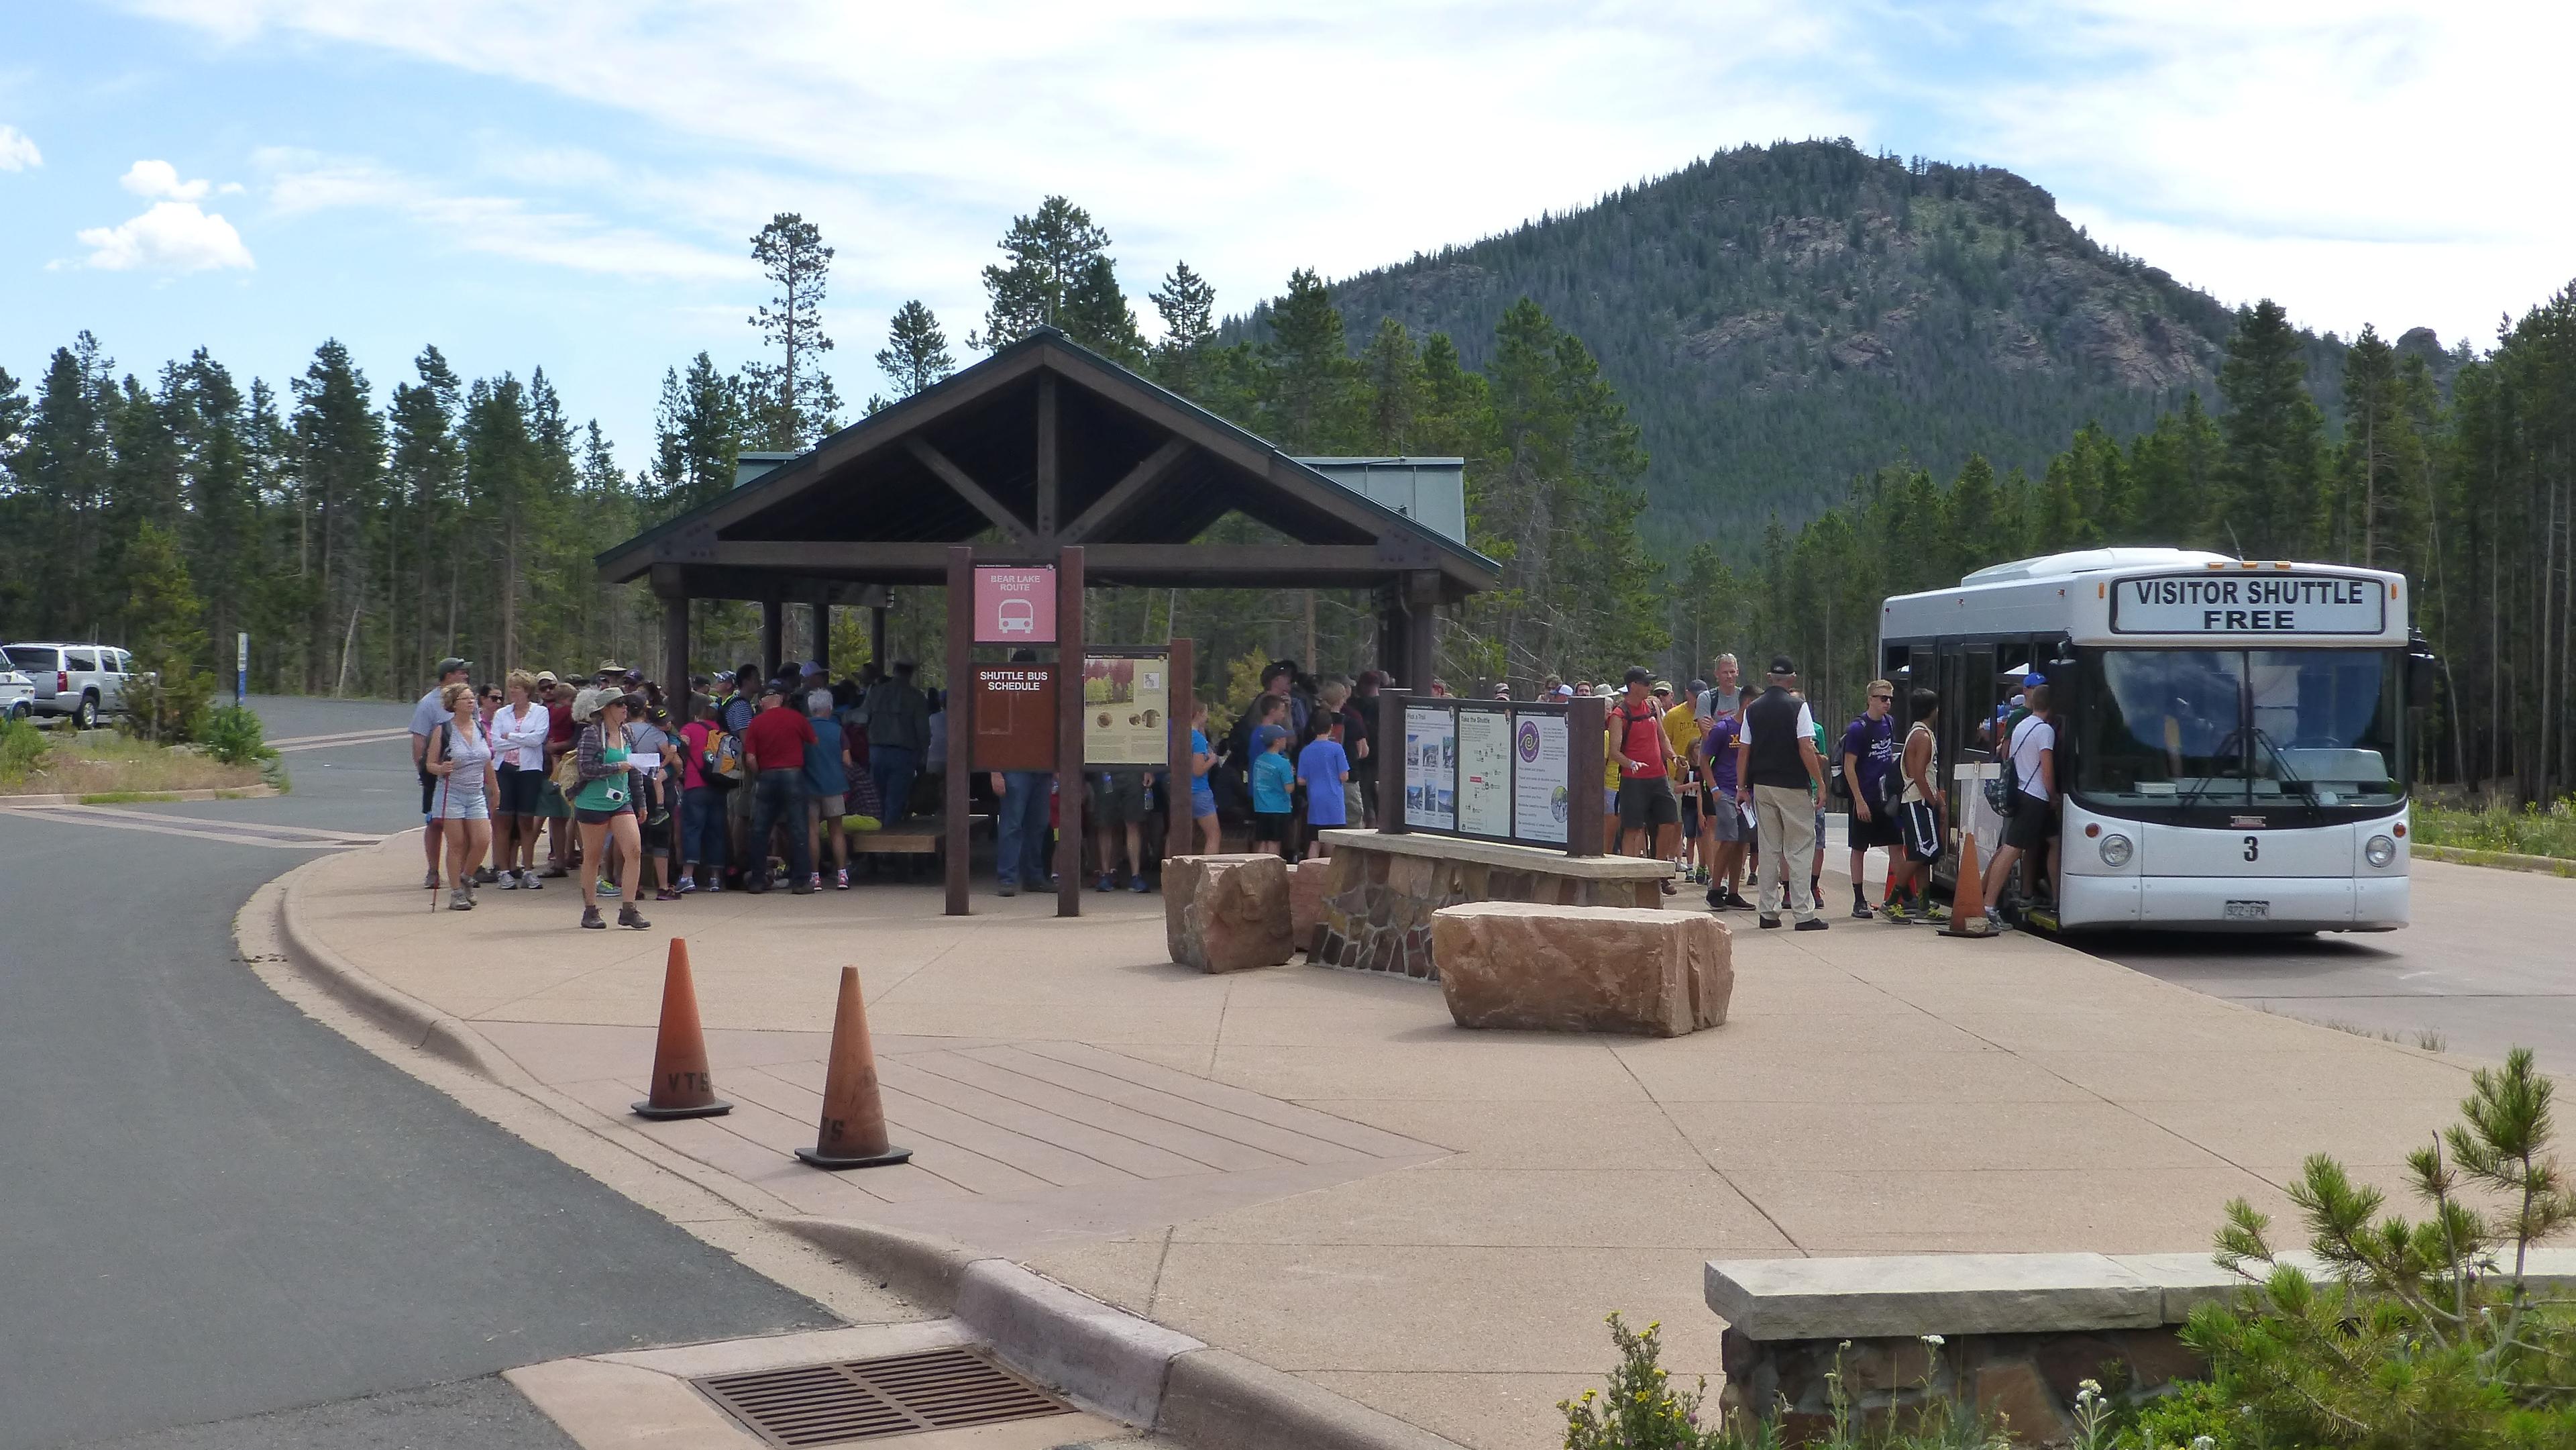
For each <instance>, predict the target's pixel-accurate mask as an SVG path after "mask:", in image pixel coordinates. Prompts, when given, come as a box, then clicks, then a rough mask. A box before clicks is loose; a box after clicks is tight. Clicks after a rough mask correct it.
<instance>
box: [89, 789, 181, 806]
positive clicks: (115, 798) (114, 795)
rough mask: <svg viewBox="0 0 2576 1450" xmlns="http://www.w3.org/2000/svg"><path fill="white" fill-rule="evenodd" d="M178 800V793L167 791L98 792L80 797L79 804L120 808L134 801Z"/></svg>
mask: <svg viewBox="0 0 2576 1450" xmlns="http://www.w3.org/2000/svg"><path fill="white" fill-rule="evenodd" d="M178 798H179V794H178V792H176V791H167V790H100V791H92V792H90V793H89V794H88V795H85V796H82V797H81V798H80V803H81V804H82V805H85V806H121V805H129V804H131V803H133V802H135V801H175V800H177V799H178Z"/></svg>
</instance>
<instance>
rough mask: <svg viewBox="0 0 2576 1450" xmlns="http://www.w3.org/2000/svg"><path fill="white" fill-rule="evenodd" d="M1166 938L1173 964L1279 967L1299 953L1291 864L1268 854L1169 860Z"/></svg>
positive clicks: (1222, 968)
mask: <svg viewBox="0 0 2576 1450" xmlns="http://www.w3.org/2000/svg"><path fill="white" fill-rule="evenodd" d="M1163 937H1164V942H1165V944H1166V945H1167V946H1169V947H1170V949H1171V953H1172V960H1173V961H1175V962H1178V963H1180V964H1181V965H1182V966H1185V967H1195V968H1197V969H1198V970H1200V971H1202V972H1240V971H1245V970H1247V969H1249V968H1253V967H1275V966H1279V965H1281V964H1282V963H1284V962H1286V961H1287V960H1288V958H1289V956H1290V955H1291V954H1292V953H1294V952H1295V951H1296V942H1295V939H1294V936H1293V934H1292V933H1291V931H1290V923H1289V914H1288V863H1287V862H1286V861H1283V860H1281V859H1280V858H1279V857H1277V856H1275V855H1271V854H1269V853H1267V852H1260V853H1252V854H1245V855H1232V856H1174V857H1171V858H1169V859H1168V860H1166V861H1164V862H1163Z"/></svg>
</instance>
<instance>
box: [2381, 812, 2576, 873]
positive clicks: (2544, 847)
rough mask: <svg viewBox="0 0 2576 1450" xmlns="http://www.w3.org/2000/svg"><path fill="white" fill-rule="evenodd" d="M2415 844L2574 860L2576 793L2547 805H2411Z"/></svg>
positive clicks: (2575, 856) (2575, 847)
mask: <svg viewBox="0 0 2576 1450" xmlns="http://www.w3.org/2000/svg"><path fill="white" fill-rule="evenodd" d="M2415 844H2416V845H2418V846H2448V847H2451V848H2453V849H2455V850H2462V851H2501V852H2504V853H2506V854H2508V855H2514V856H2553V857H2556V858H2558V859H2559V860H2562V861H2565V860H2576V797H2570V798H2568V799H2566V800H2559V801H2551V802H2550V803H2549V804H2547V805H2538V804H2534V805H2527V806H2524V807H2522V808H2520V809H2519V810H2517V809H2515V808H2514V807H2512V806H2501V805H2496V806H2485V807H2480V808H2465V807H2452V806H2441V805H2434V804H2432V803H2430V802H2427V801H2417V802H2416V803H2415Z"/></svg>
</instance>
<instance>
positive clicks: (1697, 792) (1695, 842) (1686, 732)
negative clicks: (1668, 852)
mask: <svg viewBox="0 0 2576 1450" xmlns="http://www.w3.org/2000/svg"><path fill="white" fill-rule="evenodd" d="M1704 688H1706V687H1705V686H1703V685H1701V684H1700V682H1699V681H1697V680H1693V681H1691V688H1690V693H1688V694H1686V695H1684V696H1682V697H1681V699H1680V700H1679V701H1675V700H1674V699H1673V684H1672V681H1670V680H1657V681H1655V699H1656V700H1657V701H1658V702H1659V703H1661V704H1663V705H1665V706H1667V707H1668V708H1667V709H1666V710H1665V711H1664V738H1665V739H1666V740H1668V741H1671V742H1672V747H1673V760H1674V762H1675V768H1676V770H1677V771H1678V775H1677V777H1676V778H1675V780H1674V781H1673V789H1674V790H1675V791H1677V792H1679V793H1680V795H1681V798H1682V854H1683V856H1684V858H1685V859H1684V860H1683V861H1682V863H1681V865H1682V866H1683V868H1684V869H1685V870H1687V871H1688V872H1689V873H1690V879H1691V880H1693V881H1695V882H1698V883H1700V884H1702V885H1705V884H1707V881H1708V867H1709V859H1708V857H1709V845H1710V837H1709V834H1708V833H1707V832H1706V831H1703V830H1701V829H1700V806H1701V796H1702V794H1703V793H1704V792H1705V790H1706V788H1707V787H1706V783H1705V782H1704V781H1703V780H1702V779H1701V777H1700V772H1699V770H1698V769H1697V765H1698V761H1699V741H1700V736H1701V734H1702V733H1703V732H1702V731H1701V729H1700V723H1699V705H1698V701H1699V692H1700V691H1701V690H1702V689H1704Z"/></svg>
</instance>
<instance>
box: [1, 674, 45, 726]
mask: <svg viewBox="0 0 2576 1450" xmlns="http://www.w3.org/2000/svg"><path fill="white" fill-rule="evenodd" d="M34 713H36V682H35V681H34V680H31V679H29V678H27V676H26V675H25V674H24V673H22V672H20V671H18V670H7V669H0V720H24V719H26V718H27V717H28V716H30V715H32V714H34Z"/></svg>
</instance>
